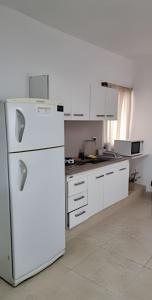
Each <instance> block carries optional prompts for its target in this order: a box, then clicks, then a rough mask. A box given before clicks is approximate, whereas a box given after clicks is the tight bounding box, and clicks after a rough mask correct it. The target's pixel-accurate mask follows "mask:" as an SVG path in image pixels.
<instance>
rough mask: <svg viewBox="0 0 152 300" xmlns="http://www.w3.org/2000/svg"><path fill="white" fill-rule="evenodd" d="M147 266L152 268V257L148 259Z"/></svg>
mask: <svg viewBox="0 0 152 300" xmlns="http://www.w3.org/2000/svg"><path fill="white" fill-rule="evenodd" d="M145 267H146V268H150V269H152V257H151V258H150V259H149V260H148V261H147V263H146V264H145Z"/></svg>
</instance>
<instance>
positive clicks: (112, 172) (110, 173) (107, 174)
mask: <svg viewBox="0 0 152 300" xmlns="http://www.w3.org/2000/svg"><path fill="white" fill-rule="evenodd" d="M111 174H114V172H109V173H106V175H111Z"/></svg>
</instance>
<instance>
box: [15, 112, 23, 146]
mask: <svg viewBox="0 0 152 300" xmlns="http://www.w3.org/2000/svg"><path fill="white" fill-rule="evenodd" d="M24 129H25V117H24V115H23V113H22V112H21V111H20V110H19V109H16V138H17V141H18V142H19V143H21V142H22V138H23V133H24Z"/></svg>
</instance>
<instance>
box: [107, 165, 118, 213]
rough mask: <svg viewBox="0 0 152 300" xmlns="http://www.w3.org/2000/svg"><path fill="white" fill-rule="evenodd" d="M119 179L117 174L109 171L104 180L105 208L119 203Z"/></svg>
mask: <svg viewBox="0 0 152 300" xmlns="http://www.w3.org/2000/svg"><path fill="white" fill-rule="evenodd" d="M117 193H118V178H117V172H116V171H113V170H111V171H110V170H109V171H107V172H106V173H105V179H104V208H106V207H108V206H110V205H112V204H114V203H115V202H117Z"/></svg>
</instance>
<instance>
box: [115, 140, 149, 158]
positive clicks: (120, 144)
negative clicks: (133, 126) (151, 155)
mask: <svg viewBox="0 0 152 300" xmlns="http://www.w3.org/2000/svg"><path fill="white" fill-rule="evenodd" d="M143 146H144V141H143V140H137V141H128V140H115V141H114V151H115V152H117V153H119V154H121V155H124V156H136V155H141V154H143Z"/></svg>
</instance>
